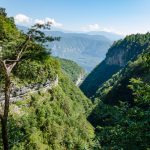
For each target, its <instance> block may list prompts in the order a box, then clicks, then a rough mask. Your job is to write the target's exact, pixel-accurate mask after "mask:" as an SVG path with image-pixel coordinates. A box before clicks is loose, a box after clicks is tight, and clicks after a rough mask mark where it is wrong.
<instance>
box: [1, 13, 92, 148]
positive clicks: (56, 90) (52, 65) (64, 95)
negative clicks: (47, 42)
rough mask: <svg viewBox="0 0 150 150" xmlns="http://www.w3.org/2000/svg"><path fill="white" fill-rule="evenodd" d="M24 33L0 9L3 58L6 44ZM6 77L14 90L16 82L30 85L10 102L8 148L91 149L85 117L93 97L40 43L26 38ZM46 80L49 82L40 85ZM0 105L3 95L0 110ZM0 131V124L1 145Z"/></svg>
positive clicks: (17, 85)
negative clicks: (78, 85)
mask: <svg viewBox="0 0 150 150" xmlns="http://www.w3.org/2000/svg"><path fill="white" fill-rule="evenodd" d="M24 36H25V35H23V34H21V33H20V32H19V31H18V30H17V28H16V26H15V24H14V22H13V19H12V18H9V17H7V16H6V14H5V13H4V12H3V13H2V12H0V41H1V46H3V50H4V51H3V53H2V54H3V55H2V58H3V57H5V58H7V57H8V56H9V55H10V54H12V53H10V50H12V49H10V47H13V48H14V47H15V46H16V43H17V44H18V43H19V42H20V41H19V40H20V37H21V40H24ZM4 43H5V45H4ZM6 43H8V45H6ZM7 47H8V49H7ZM10 56H12V55H10ZM56 79H57V80H58V81H57V83H56V84H55V86H52V85H51V83H53V81H55V80H56ZM11 80H12V88H13V90H16V95H17V94H18V92H19V91H18V90H17V89H19V88H20V87H22V88H21V89H22V91H21V92H25V90H26V88H25V87H28V88H30V92H29V93H28V94H27V95H25V96H24V97H23V98H20V99H18V100H17V102H13V103H12V102H11V103H10V112H9V118H8V135H9V145H10V149H14V150H16V149H22V150H23V149H37V150H44V149H45V150H46V149H54V150H55V149H57V150H65V149H89V150H90V149H92V147H93V146H94V142H93V138H94V130H93V127H92V126H91V124H90V123H89V122H88V121H87V119H86V118H87V116H88V114H89V113H90V111H91V109H92V103H91V101H90V100H89V99H88V98H86V96H84V94H83V93H82V92H81V91H80V89H79V88H77V87H76V86H75V85H74V83H73V82H72V81H71V79H70V78H69V77H68V76H67V75H66V74H65V73H64V72H63V71H62V68H61V66H60V63H59V61H58V60H57V59H56V58H53V57H51V56H50V55H49V53H47V50H46V49H45V48H44V47H43V46H42V45H39V44H37V43H34V42H31V43H30V46H29V47H27V51H26V53H25V55H24V57H23V58H22V60H21V61H20V62H18V63H17V66H16V67H15V70H14V71H13V72H12V74H11ZM47 82H48V83H49V85H48V87H46V88H44V89H42V88H41V87H42V86H43V85H44V86H46V84H47ZM37 86H38V89H36V92H35V91H34V92H33V87H36V88H37ZM44 86H43V87H44ZM49 86H51V88H49ZM3 87H4V74H3V72H2V70H0V91H1V92H3V90H2V89H3ZM0 96H1V94H0ZM14 98H15V95H14ZM2 107H3V101H1V105H0V110H2ZM0 113H1V112H0ZM0 129H1V125H0ZM1 135H2V133H1V130H0V149H2V137H1Z"/></svg>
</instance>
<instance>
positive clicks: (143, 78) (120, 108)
mask: <svg viewBox="0 0 150 150" xmlns="http://www.w3.org/2000/svg"><path fill="white" fill-rule="evenodd" d="M149 75H150V51H149V49H147V50H145V51H144V52H143V53H142V54H140V55H139V56H138V57H137V59H136V60H135V61H133V62H131V61H130V62H129V63H128V65H127V66H126V67H125V68H124V69H122V70H121V71H120V72H118V73H117V74H115V75H113V76H112V78H111V79H109V80H108V81H107V82H105V83H104V84H103V86H102V87H101V88H100V89H99V90H98V91H97V94H96V96H95V103H97V104H96V107H95V108H94V109H93V111H92V113H91V114H90V116H89V118H88V119H89V121H90V122H91V123H92V125H94V127H96V130H95V131H96V141H99V144H100V145H101V147H102V149H116V150H118V149H125V150H126V149H129V150H130V149H137V150H143V149H148V148H150V144H149V141H150V119H149V118H150V78H149ZM101 100H102V101H101ZM122 101H124V102H122ZM110 104H111V105H110ZM114 104H115V105H114Z"/></svg>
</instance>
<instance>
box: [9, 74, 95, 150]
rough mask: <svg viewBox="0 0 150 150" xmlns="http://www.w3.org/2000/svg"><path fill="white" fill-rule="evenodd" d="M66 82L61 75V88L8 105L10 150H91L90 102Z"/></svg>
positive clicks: (70, 82) (92, 134) (69, 82)
mask: <svg viewBox="0 0 150 150" xmlns="http://www.w3.org/2000/svg"><path fill="white" fill-rule="evenodd" d="M67 79H68V78H67V77H65V76H64V77H63V75H62V77H61V80H60V86H57V87H56V88H54V89H52V90H49V92H42V91H40V92H39V94H35V95H32V96H31V99H28V100H26V101H22V102H18V103H16V104H13V105H11V114H10V117H9V125H10V126H9V135H10V145H11V149H22V150H23V149H37V150H40V149H41V150H44V149H45V150H46V149H54V150H56V149H57V150H63V149H64V150H65V149H80V150H82V149H83V150H84V149H89V150H90V149H92V147H93V145H94V142H93V141H92V140H93V138H94V132H93V127H92V126H91V125H90V124H89V123H88V122H87V120H86V116H87V114H88V111H89V108H90V107H91V102H90V100H88V99H87V98H86V97H85V96H84V95H83V94H82V93H81V92H80V90H79V89H78V88H77V87H75V86H74V85H73V84H72V81H70V80H68V81H66V80H67ZM64 83H65V85H64ZM66 85H67V86H66ZM66 87H67V88H66ZM76 94H78V95H76Z"/></svg>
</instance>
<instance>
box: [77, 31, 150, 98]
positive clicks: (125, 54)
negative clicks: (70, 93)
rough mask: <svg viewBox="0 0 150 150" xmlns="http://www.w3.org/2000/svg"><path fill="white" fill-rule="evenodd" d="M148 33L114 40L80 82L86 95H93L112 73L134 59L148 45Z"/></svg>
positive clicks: (149, 38)
mask: <svg viewBox="0 0 150 150" xmlns="http://www.w3.org/2000/svg"><path fill="white" fill-rule="evenodd" d="M149 40H150V33H147V34H136V35H130V36H127V37H126V38H124V39H123V40H119V41H117V42H115V43H114V44H113V45H112V46H111V48H110V49H109V50H108V53H107V54H106V58H105V60H104V61H103V62H101V63H100V64H99V65H98V66H97V67H96V68H95V69H94V70H93V71H92V72H91V73H90V74H89V75H88V76H87V78H86V79H85V80H84V82H83V83H82V84H81V86H80V88H81V90H82V91H83V92H84V93H85V95H87V96H88V97H91V96H93V95H94V94H95V93H96V91H97V89H98V88H99V87H100V86H101V85H102V84H103V83H104V82H105V81H107V80H108V79H109V78H110V77H111V76H112V75H113V74H115V73H116V72H118V71H119V70H120V69H122V68H123V67H124V66H125V65H126V64H127V63H128V61H130V60H134V58H136V56H137V55H138V54H140V53H141V52H142V51H143V50H144V49H146V48H147V47H148V45H149Z"/></svg>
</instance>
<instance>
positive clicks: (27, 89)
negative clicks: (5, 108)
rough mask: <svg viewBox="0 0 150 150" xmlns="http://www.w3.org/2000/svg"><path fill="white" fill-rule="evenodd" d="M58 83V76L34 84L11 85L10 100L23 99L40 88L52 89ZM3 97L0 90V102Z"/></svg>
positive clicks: (43, 89)
mask: <svg viewBox="0 0 150 150" xmlns="http://www.w3.org/2000/svg"><path fill="white" fill-rule="evenodd" d="M57 85H58V76H56V78H55V79H54V80H47V81H46V82H44V83H36V84H29V85H27V86H24V87H20V88H17V87H16V86H13V88H12V91H11V95H10V101H11V102H15V101H19V100H24V98H25V97H26V96H28V95H30V94H32V93H35V92H38V91H40V90H42V91H46V90H48V89H52V88H53V87H56V86H57ZM4 99H5V97H4V91H3V90H1V91H0V102H3V101H4Z"/></svg>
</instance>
